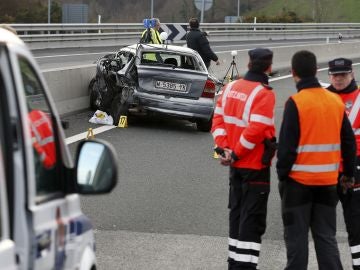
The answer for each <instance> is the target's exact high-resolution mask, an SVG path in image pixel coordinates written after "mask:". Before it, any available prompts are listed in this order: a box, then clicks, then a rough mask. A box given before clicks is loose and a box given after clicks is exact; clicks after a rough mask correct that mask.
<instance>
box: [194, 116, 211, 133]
mask: <svg viewBox="0 0 360 270" xmlns="http://www.w3.org/2000/svg"><path fill="white" fill-rule="evenodd" d="M211 125H212V118H211V119H210V120H196V128H197V130H199V131H202V132H209V131H210V130H211Z"/></svg>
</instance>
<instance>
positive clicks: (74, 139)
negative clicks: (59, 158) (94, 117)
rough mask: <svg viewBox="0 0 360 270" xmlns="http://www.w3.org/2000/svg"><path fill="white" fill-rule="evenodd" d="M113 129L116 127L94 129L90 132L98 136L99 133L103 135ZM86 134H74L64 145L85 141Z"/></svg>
mask: <svg viewBox="0 0 360 270" xmlns="http://www.w3.org/2000/svg"><path fill="white" fill-rule="evenodd" d="M114 128H116V126H102V127H98V128H94V129H93V130H92V132H93V134H94V135H96V134H100V133H103V132H105V131H108V130H111V129H114ZM87 134H88V131H85V132H83V133H79V134H76V135H74V136H71V137H68V138H66V139H65V142H66V144H68V145H69V144H72V143H74V142H77V141H81V140H84V139H86V137H87Z"/></svg>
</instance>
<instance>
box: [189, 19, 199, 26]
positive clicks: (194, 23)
mask: <svg viewBox="0 0 360 270" xmlns="http://www.w3.org/2000/svg"><path fill="white" fill-rule="evenodd" d="M189 25H190V28H199V20H198V19H196V18H191V19H190V20H189Z"/></svg>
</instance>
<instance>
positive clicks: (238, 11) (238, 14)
mask: <svg viewBox="0 0 360 270" xmlns="http://www.w3.org/2000/svg"><path fill="white" fill-rule="evenodd" d="M237 17H238V18H239V17H240V0H238V9H237Z"/></svg>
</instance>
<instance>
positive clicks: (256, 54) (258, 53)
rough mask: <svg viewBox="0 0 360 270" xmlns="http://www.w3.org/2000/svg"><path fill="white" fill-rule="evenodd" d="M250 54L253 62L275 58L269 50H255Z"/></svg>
mask: <svg viewBox="0 0 360 270" xmlns="http://www.w3.org/2000/svg"><path fill="white" fill-rule="evenodd" d="M248 53H249V57H250V60H251V61H254V60H259V59H263V60H265V59H272V58H273V52H272V51H271V50H269V49H267V48H255V49H252V50H250V51H249V52H248Z"/></svg>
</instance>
